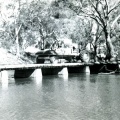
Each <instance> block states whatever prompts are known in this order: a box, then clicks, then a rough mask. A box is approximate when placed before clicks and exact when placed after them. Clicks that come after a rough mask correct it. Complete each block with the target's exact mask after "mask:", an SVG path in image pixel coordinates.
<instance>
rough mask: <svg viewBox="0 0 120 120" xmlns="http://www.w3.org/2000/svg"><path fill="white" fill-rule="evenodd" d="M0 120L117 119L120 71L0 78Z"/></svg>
mask: <svg viewBox="0 0 120 120" xmlns="http://www.w3.org/2000/svg"><path fill="white" fill-rule="evenodd" d="M0 120H120V75H97V74H93V75H84V74H72V75H69V76H62V75H61V76H57V75H56V76H44V77H40V76H39V77H33V78H28V79H16V80H15V79H14V78H12V77H11V78H9V79H8V81H7V80H1V82H0Z"/></svg>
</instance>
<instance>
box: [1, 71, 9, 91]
mask: <svg viewBox="0 0 120 120" xmlns="http://www.w3.org/2000/svg"><path fill="white" fill-rule="evenodd" d="M0 79H1V83H2V88H4V89H7V88H8V71H7V70H3V71H1V72H0Z"/></svg>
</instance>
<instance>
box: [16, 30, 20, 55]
mask: <svg viewBox="0 0 120 120" xmlns="http://www.w3.org/2000/svg"><path fill="white" fill-rule="evenodd" d="M17 31H18V30H17V28H16V56H17V57H19V56H20V47H19V36H18V34H17Z"/></svg>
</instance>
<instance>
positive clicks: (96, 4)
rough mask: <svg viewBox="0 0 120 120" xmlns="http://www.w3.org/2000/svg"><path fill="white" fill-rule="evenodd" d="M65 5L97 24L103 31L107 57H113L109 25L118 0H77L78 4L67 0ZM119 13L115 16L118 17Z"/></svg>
mask: <svg viewBox="0 0 120 120" xmlns="http://www.w3.org/2000/svg"><path fill="white" fill-rule="evenodd" d="M65 3H66V6H68V7H69V8H70V9H72V10H73V11H75V12H76V13H77V15H80V16H81V15H83V16H85V17H89V18H91V19H93V20H94V21H95V22H96V23H97V25H98V26H100V27H101V29H102V30H103V32H104V38H105V42H106V45H107V50H108V54H107V55H108V56H109V58H111V60H112V58H113V59H114V58H115V51H114V46H113V44H112V41H111V37H110V34H111V27H112V26H111V25H113V24H112V22H113V23H114V22H115V21H116V19H115V20H113V19H112V17H111V16H112V15H113V13H112V12H113V11H114V10H116V9H118V6H120V1H117V0H115V1H111V0H88V1H86V0H80V2H79V1H77V3H78V4H76V3H75V2H70V1H69V0H66V1H65ZM119 17H120V16H119V14H118V16H117V18H119ZM96 33H97V29H96Z"/></svg>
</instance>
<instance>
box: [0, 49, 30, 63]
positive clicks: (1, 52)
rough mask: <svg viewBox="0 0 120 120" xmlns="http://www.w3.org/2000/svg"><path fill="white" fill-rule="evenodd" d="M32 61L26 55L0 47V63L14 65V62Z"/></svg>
mask: <svg viewBox="0 0 120 120" xmlns="http://www.w3.org/2000/svg"><path fill="white" fill-rule="evenodd" d="M30 63H32V61H31V60H29V59H28V58H27V57H24V56H21V57H19V58H18V57H17V56H16V55H14V54H12V53H10V52H8V51H7V50H6V49H4V48H0V65H14V64H30Z"/></svg>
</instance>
